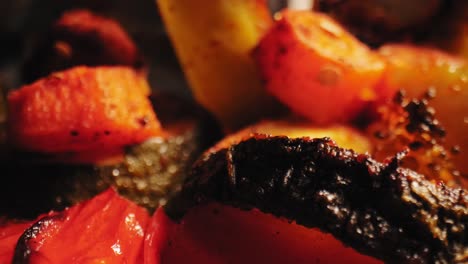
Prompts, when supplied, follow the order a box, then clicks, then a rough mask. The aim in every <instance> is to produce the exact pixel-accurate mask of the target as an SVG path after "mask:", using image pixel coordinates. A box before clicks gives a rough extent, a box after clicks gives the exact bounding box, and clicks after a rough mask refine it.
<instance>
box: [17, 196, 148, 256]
mask: <svg viewBox="0 0 468 264" xmlns="http://www.w3.org/2000/svg"><path fill="white" fill-rule="evenodd" d="M148 221H149V215H148V213H147V212H146V211H145V209H143V208H140V207H138V206H137V205H135V204H132V203H131V202H130V201H127V200H125V199H123V198H121V197H119V195H118V194H117V193H116V192H115V191H114V190H113V189H109V190H107V191H106V192H104V193H102V194H100V195H98V196H96V197H94V198H93V199H92V200H89V201H87V202H84V203H81V204H79V205H76V206H74V207H72V208H70V209H67V210H65V211H63V212H58V213H51V214H50V215H48V216H46V217H44V218H42V219H41V220H39V221H38V222H36V223H35V224H34V225H33V226H32V227H30V228H29V229H28V230H26V231H25V232H24V234H23V235H22V236H21V238H20V240H19V241H18V244H17V246H16V250H15V256H14V263H141V261H142V252H143V240H144V233H145V227H146V225H147V223H148Z"/></svg>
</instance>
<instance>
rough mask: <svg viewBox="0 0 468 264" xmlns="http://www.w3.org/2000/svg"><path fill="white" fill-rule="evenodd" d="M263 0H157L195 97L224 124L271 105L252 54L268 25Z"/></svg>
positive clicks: (262, 111)
mask: <svg viewBox="0 0 468 264" xmlns="http://www.w3.org/2000/svg"><path fill="white" fill-rule="evenodd" d="M265 2H266V1H264V0H259V1H251V0H238V1H229V0H216V1H213V0H205V1H191V0H188V1H182V0H180V1H171V0H158V1H157V3H158V7H159V10H160V12H161V17H162V19H163V21H164V22H165V26H166V29H167V31H168V34H169V37H170V38H171V40H172V44H173V46H174V49H175V51H176V53H177V55H178V57H179V60H180V62H181V64H182V68H183V71H184V73H185V75H186V77H187V79H188V81H189V84H190V87H191V89H192V92H193V94H194V96H195V98H196V99H197V101H198V102H199V103H200V104H201V105H203V106H204V107H205V108H206V109H208V110H209V111H211V112H212V113H214V115H215V116H216V117H217V118H218V119H219V120H221V122H222V124H223V125H224V126H225V127H226V128H228V129H232V128H236V127H239V126H240V125H243V124H245V123H248V122H252V121H255V120H256V119H257V118H259V117H262V116H265V115H267V114H268V113H270V112H272V108H274V107H273V105H274V104H273V100H272V99H271V98H270V97H269V96H268V95H267V93H266V92H265V90H264V89H263V87H262V84H261V81H260V76H259V75H258V72H257V70H256V69H255V65H254V62H253V60H252V59H251V58H250V52H251V50H252V49H253V48H254V46H255V45H256V44H257V41H258V40H259V38H260V37H261V36H262V35H263V33H264V32H265V31H266V30H267V29H268V27H269V26H270V25H271V20H272V19H271V17H270V14H269V12H268V8H267V6H266V3H265Z"/></svg>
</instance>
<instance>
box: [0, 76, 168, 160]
mask: <svg viewBox="0 0 468 264" xmlns="http://www.w3.org/2000/svg"><path fill="white" fill-rule="evenodd" d="M148 94H149V86H148V83H147V82H146V80H145V78H144V77H143V76H141V75H139V74H138V73H136V72H135V71H133V70H132V69H130V68H126V67H97V68H88V67H76V68H72V69H70V70H66V71H63V72H57V73H54V74H51V75H50V76H49V77H47V78H44V79H40V80H38V81H37V82H35V83H33V84H31V85H26V86H23V87H22V88H21V89H19V90H15V91H12V92H11V93H10V94H9V96H8V110H9V117H8V124H9V139H10V140H11V141H12V142H13V143H14V144H15V145H16V146H17V147H18V148H21V149H25V150H30V151H37V152H45V153H54V152H55V153H57V152H71V151H76V152H78V151H95V150H102V149H116V148H121V147H123V146H126V145H131V144H136V143H140V142H142V141H144V140H146V139H148V138H149V137H151V136H156V135H158V134H160V124H159V121H158V120H157V119H156V115H155V113H154V112H153V109H152V107H151V103H150V101H149V100H148V98H147V95H148Z"/></svg>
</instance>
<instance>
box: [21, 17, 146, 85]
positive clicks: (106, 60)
mask: <svg viewBox="0 0 468 264" xmlns="http://www.w3.org/2000/svg"><path fill="white" fill-rule="evenodd" d="M79 65H87V66H104V65H122V66H128V67H133V68H135V69H141V68H142V66H143V60H142V56H141V55H140V53H139V51H138V49H137V47H136V45H135V43H134V42H133V40H132V39H131V38H130V36H129V35H128V34H127V32H125V30H124V29H123V28H122V27H121V25H120V24H119V23H117V22H116V21H114V20H112V19H110V18H106V17H101V16H99V15H97V14H94V13H92V12H90V11H88V10H81V9H76V10H71V11H67V12H65V13H64V14H63V15H62V17H60V19H58V20H57V21H56V22H55V23H54V25H53V26H52V28H51V30H50V32H49V33H48V34H47V35H46V36H45V38H44V39H43V40H41V41H40V43H39V44H38V45H37V46H35V47H33V52H32V55H31V57H30V58H28V60H27V61H26V63H25V65H24V69H23V78H24V79H25V81H26V82H28V83H29V82H33V81H35V80H37V79H39V78H42V77H45V76H47V75H49V74H50V73H52V72H55V71H61V70H65V69H68V68H71V67H74V66H79Z"/></svg>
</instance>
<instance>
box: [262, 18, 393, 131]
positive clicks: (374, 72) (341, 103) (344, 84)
mask: <svg viewBox="0 0 468 264" xmlns="http://www.w3.org/2000/svg"><path fill="white" fill-rule="evenodd" d="M278 17H279V19H278V21H276V23H275V25H274V26H273V28H272V29H271V30H270V31H269V32H268V33H267V34H266V35H265V36H264V37H263V38H262V39H261V41H260V43H259V44H258V46H257V48H256V51H255V53H254V56H255V59H256V61H257V64H258V66H259V70H260V72H261V74H262V77H263V78H264V81H265V85H266V88H267V89H268V91H270V92H271V93H273V94H274V95H275V96H276V97H277V98H278V99H279V100H280V101H281V102H283V103H284V104H286V105H287V106H288V107H290V108H291V109H292V110H293V111H294V112H296V113H299V114H301V115H302V116H305V117H307V118H309V119H310V120H312V121H313V122H316V123H320V124H329V123H338V122H343V121H350V120H352V119H354V118H355V117H356V116H357V114H358V113H359V112H360V111H361V110H362V109H363V108H364V107H365V106H366V104H367V103H368V102H371V101H374V100H377V99H378V98H379V97H380V96H381V95H382V96H384V95H386V93H385V92H382V91H375V90H374V87H375V85H376V83H377V82H378V81H379V79H380V77H381V75H382V73H383V70H384V68H385V63H384V61H383V60H382V59H381V58H380V57H379V56H378V55H376V54H374V53H373V52H372V51H371V50H369V49H368V48H367V47H366V46H365V45H364V44H362V43H360V42H359V41H358V40H357V39H355V38H354V37H353V36H352V35H351V34H349V33H348V32H346V31H345V30H344V29H343V28H342V27H341V26H340V25H339V24H337V23H336V22H335V21H333V20H332V19H330V18H329V17H327V16H325V15H323V14H319V13H313V12H309V11H288V10H286V11H283V12H281V13H280V15H279V16H278Z"/></svg>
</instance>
